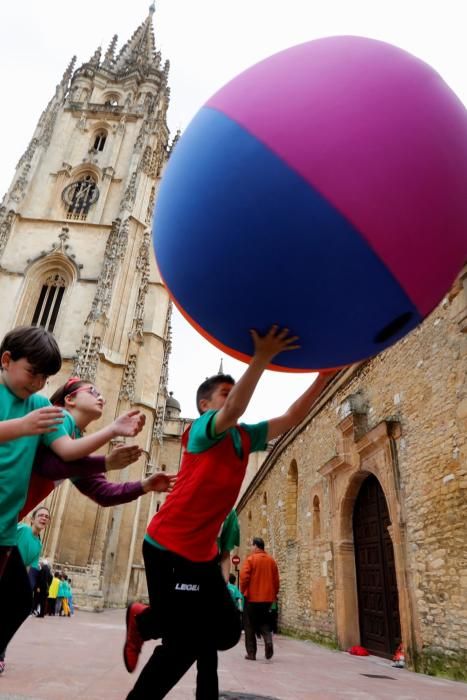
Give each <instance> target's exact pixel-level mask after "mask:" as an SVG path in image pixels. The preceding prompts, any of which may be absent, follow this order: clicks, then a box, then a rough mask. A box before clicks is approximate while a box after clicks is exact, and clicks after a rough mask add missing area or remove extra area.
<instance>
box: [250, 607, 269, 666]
mask: <svg viewBox="0 0 467 700" xmlns="http://www.w3.org/2000/svg"><path fill="white" fill-rule="evenodd" d="M270 607H271V603H249V602H248V601H245V610H244V611H243V625H244V627H245V648H246V652H247V654H248V656H253V657H256V634H257V633H258V634H260V635H261V636H262V637H263V639H264V643H265V644H272V633H271V620H270V614H269V609H270Z"/></svg>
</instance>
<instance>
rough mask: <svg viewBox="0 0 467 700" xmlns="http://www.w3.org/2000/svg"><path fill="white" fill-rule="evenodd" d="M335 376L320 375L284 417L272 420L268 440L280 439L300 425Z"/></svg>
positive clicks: (269, 424) (331, 374)
mask: <svg viewBox="0 0 467 700" xmlns="http://www.w3.org/2000/svg"><path fill="white" fill-rule="evenodd" d="M335 374H336V372H329V373H326V374H323V373H320V374H318V376H317V377H316V379H315V381H314V382H313V384H312V385H311V386H310V387H308V389H307V390H306V391H305V392H304V393H303V394H302V395H301V396H300V397H299V398H298V399H297V400H296V401H294V403H293V404H292V405H291V406H290V408H289V409H288V410H287V411H286V412H285V413H284V414H283V415H282V416H279V417H278V418H271V419H270V420H269V421H268V440H272V439H273V438H276V437H279V435H282V434H283V433H286V432H287V430H290V429H291V428H294V427H295V426H296V425H298V424H299V423H300V422H301V421H302V420H303V419H304V418H305V417H306V415H307V414H308V412H309V410H310V409H311V407H312V405H313V404H314V402H315V401H316V399H317V398H318V396H319V395H320V393H321V391H322V390H323V389H324V387H325V386H326V385H327V384H328V382H329V381H330V380H331V379H332V377H333V376H334V375H335Z"/></svg>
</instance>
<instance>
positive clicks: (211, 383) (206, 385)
mask: <svg viewBox="0 0 467 700" xmlns="http://www.w3.org/2000/svg"><path fill="white" fill-rule="evenodd" d="M219 384H231V385H232V386H233V385H234V384H235V379H233V377H231V376H230V374H215V375H214V376H213V377H208V378H207V379H205V380H204V382H203V383H202V384H201V385H200V386H199V387H198V391H197V392H196V408H197V409H198V411H199V412H200V413H203V411H202V410H201V407H200V401H201V400H202V399H208V400H209V399H210V398H211V396H212V395H213V393H214V390H215V389H216V387H218V386H219Z"/></svg>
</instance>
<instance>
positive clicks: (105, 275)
mask: <svg viewBox="0 0 467 700" xmlns="http://www.w3.org/2000/svg"><path fill="white" fill-rule="evenodd" d="M128 229H129V221H128V219H125V221H123V223H122V222H121V220H120V219H115V221H113V223H112V229H111V231H110V234H109V237H108V239H107V245H106V247H105V252H104V262H103V265H102V271H101V274H100V277H99V281H98V283H97V289H96V293H95V295H94V299H93V301H92V306H91V311H90V312H89V316H88V318H87V319H86V323H90V322H91V321H96V320H97V319H99V318H102V317H105V316H106V314H107V311H108V310H109V308H110V304H111V301H112V290H113V285H114V280H115V276H116V274H117V269H118V265H119V263H120V261H121V260H122V259H123V257H124V256H125V252H126V248H127V244H128Z"/></svg>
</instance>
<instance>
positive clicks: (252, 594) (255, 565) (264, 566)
mask: <svg viewBox="0 0 467 700" xmlns="http://www.w3.org/2000/svg"><path fill="white" fill-rule="evenodd" d="M240 590H241V592H242V593H243V595H244V596H245V609H244V612H243V624H244V626H245V647H246V652H247V653H246V656H245V658H246V659H248V660H249V661H256V648H257V645H256V633H257V632H259V634H260V635H261V636H262V637H263V639H264V655H265V657H266V658H267V659H270V658H272V656H273V654H274V646H273V642H272V631H271V618H270V610H271V605H272V604H273V603H274V602H275V601H276V598H277V594H278V592H279V570H278V568H277V564H276V562H275V561H274V559H273V558H272V557H271V556H270V555H269V554H266V552H265V551H264V540H263V539H262V538H261V537H254V538H253V546H252V553H251V554H250V555H249V556H248V557H247V558H246V559H245V562H244V564H243V566H242V569H241V571H240Z"/></svg>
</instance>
